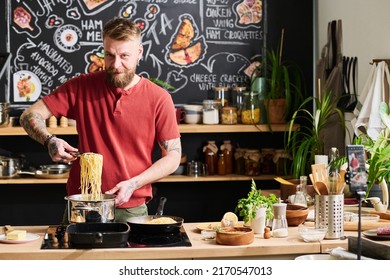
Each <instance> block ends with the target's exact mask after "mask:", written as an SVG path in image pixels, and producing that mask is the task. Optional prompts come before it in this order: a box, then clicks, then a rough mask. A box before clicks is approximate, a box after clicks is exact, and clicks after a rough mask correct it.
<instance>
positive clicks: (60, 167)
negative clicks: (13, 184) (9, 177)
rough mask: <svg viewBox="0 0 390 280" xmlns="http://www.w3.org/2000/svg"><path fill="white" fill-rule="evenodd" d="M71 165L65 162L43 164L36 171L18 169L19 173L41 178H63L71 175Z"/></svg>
mask: <svg viewBox="0 0 390 280" xmlns="http://www.w3.org/2000/svg"><path fill="white" fill-rule="evenodd" d="M69 171H70V166H69V165H65V164H52V165H41V166H40V169H37V170H35V171H18V172H17V173H18V174H19V175H33V176H35V177H36V178H40V179H61V178H68V177H69Z"/></svg>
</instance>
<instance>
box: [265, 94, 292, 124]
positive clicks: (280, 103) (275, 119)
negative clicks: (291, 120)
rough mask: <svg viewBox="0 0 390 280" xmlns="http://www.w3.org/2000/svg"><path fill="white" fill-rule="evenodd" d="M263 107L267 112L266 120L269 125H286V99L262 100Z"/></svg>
mask: <svg viewBox="0 0 390 280" xmlns="http://www.w3.org/2000/svg"><path fill="white" fill-rule="evenodd" d="M264 106H265V108H266V110H267V111H268V119H269V123H270V124H282V123H286V119H285V112H286V106H287V103H286V99H267V100H264Z"/></svg>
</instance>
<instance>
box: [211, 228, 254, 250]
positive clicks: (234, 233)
mask: <svg viewBox="0 0 390 280" xmlns="http://www.w3.org/2000/svg"><path fill="white" fill-rule="evenodd" d="M254 239H255V234H254V231H253V229H251V228H247V227H223V228H220V229H219V230H217V236H216V241H217V244H221V245H233V246H237V245H248V244H251V243H252V242H253V240H254Z"/></svg>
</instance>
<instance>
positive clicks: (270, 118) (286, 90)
mask: <svg viewBox="0 0 390 280" xmlns="http://www.w3.org/2000/svg"><path fill="white" fill-rule="evenodd" d="M283 36H284V30H282V36H281V42H280V44H279V47H278V49H277V50H276V51H275V50H272V49H271V50H267V52H266V54H267V62H266V63H267V67H266V69H267V73H266V77H267V96H266V99H265V107H266V110H267V123H268V124H273V123H286V120H288V119H289V118H290V116H291V115H292V113H293V112H294V111H295V110H296V109H297V108H298V106H299V105H300V104H301V102H302V99H303V90H304V87H303V75H302V72H301V70H300V68H299V67H298V66H297V64H296V63H294V62H291V61H284V60H283V59H282V54H283ZM274 110H277V111H276V112H274Z"/></svg>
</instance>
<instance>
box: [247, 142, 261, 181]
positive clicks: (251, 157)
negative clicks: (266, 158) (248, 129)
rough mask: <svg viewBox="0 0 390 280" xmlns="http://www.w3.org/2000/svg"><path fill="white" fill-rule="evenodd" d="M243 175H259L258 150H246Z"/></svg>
mask: <svg viewBox="0 0 390 280" xmlns="http://www.w3.org/2000/svg"><path fill="white" fill-rule="evenodd" d="M244 159H245V175H248V176H257V175H260V151H259V150H256V149H253V150H246V152H245V155H244Z"/></svg>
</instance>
